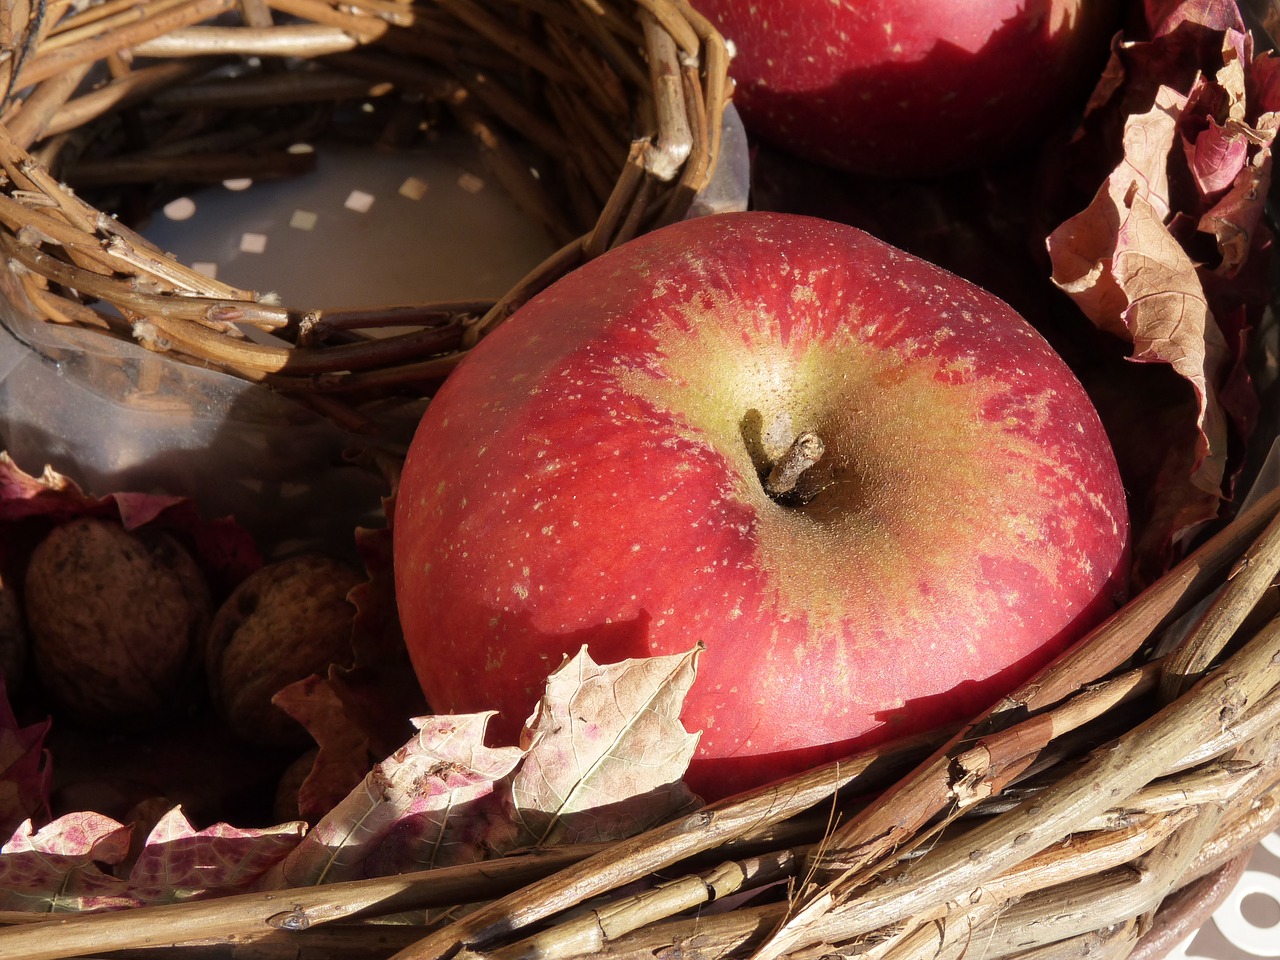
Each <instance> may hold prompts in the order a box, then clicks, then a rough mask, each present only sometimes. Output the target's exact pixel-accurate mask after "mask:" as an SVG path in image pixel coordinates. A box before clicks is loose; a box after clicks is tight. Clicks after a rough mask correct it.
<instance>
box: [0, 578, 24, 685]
mask: <svg viewBox="0 0 1280 960" xmlns="http://www.w3.org/2000/svg"><path fill="white" fill-rule="evenodd" d="M26 663H27V628H26V626H25V625H24V624H23V622H22V605H21V602H20V601H19V599H18V591H17V590H15V589H14V587H13V584H11V583H10V582H9V581H8V580H6V579H5V578H4V577H3V576H0V681H2V682H3V683H4V686H5V689H6V690H8V691H9V692H10V693H13V691H15V690H17V689H18V685H19V684H20V683H21V682H22V671H23V669H24V668H25V667H26Z"/></svg>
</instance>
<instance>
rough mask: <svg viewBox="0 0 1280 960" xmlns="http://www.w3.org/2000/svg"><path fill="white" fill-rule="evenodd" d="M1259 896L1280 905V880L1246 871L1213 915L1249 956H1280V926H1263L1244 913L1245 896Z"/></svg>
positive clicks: (1228, 937)
mask: <svg viewBox="0 0 1280 960" xmlns="http://www.w3.org/2000/svg"><path fill="white" fill-rule="evenodd" d="M1251 895H1260V896H1265V897H1270V898H1271V899H1272V900H1275V901H1276V902H1277V903H1280V877H1275V876H1272V875H1271V874H1269V873H1263V872H1261V871H1260V870H1246V871H1245V873H1244V876H1242V877H1241V878H1240V882H1239V883H1237V884H1236V886H1235V889H1234V890H1232V891H1231V894H1230V896H1228V897H1227V899H1226V900H1225V901H1224V902H1223V904H1222V906H1220V907H1219V908H1218V909H1217V910H1216V911H1215V912H1214V914H1213V922H1214V925H1215V926H1217V928H1218V929H1219V930H1220V931H1221V932H1222V935H1223V936H1224V937H1226V938H1227V939H1228V940H1230V941H1231V942H1232V943H1233V944H1234V945H1235V946H1237V947H1239V948H1240V949H1241V950H1243V951H1245V952H1246V953H1252V954H1254V955H1255V956H1259V957H1280V924H1274V925H1272V926H1270V927H1260V926H1258V925H1257V924H1255V923H1252V922H1251V921H1250V920H1248V919H1246V917H1245V915H1244V913H1243V912H1242V911H1241V909H1240V907H1241V904H1242V903H1243V902H1244V899H1245V897H1248V896H1251Z"/></svg>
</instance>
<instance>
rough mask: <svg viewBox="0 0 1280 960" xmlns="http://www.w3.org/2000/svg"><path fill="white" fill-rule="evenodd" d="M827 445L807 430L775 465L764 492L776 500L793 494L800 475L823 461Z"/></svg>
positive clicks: (793, 442) (792, 443)
mask: <svg viewBox="0 0 1280 960" xmlns="http://www.w3.org/2000/svg"><path fill="white" fill-rule="evenodd" d="M826 452H827V445H826V444H825V443H823V442H822V438H821V437H820V436H818V435H817V434H816V433H814V432H813V431H812V430H806V431H805V432H804V433H802V434H800V435H799V436H798V437H796V438H795V439H794V440H792V441H791V446H790V447H788V448H787V452H786V453H784V454H783V455H782V457H781V459H779V460H778V462H777V463H775V464H774V465H773V469H772V470H770V471H769V476H767V477H766V478H765V481H764V492H765V493H767V494H769V496H771V497H774V498H775V499H776V498H778V497H781V496H785V495H786V494H789V493H791V491H793V490H794V489H795V488H796V483H797V481H799V479H800V475H801V474H802V473H804V472H805V471H806V470H808V469H809V468H810V467H812V466H813V465H814V464H815V463H817V462H818V461H819V460H821V459H822V455H823V454H824V453H826Z"/></svg>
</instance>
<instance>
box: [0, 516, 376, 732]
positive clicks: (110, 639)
mask: <svg viewBox="0 0 1280 960" xmlns="http://www.w3.org/2000/svg"><path fill="white" fill-rule="evenodd" d="M363 581H364V574H363V572H362V571H360V570H357V569H356V568H354V567H352V566H351V565H349V564H347V563H345V562H343V561H340V560H337V559H334V558H332V557H329V556H324V555H320V554H299V555H296V556H293V557H289V558H287V559H283V560H279V561H276V562H274V563H270V564H267V565H266V566H264V567H262V568H260V569H259V570H258V571H257V572H255V573H253V574H252V575H250V576H249V577H248V578H246V579H245V580H244V581H243V582H242V583H241V584H240V585H239V586H238V587H236V588H235V589H234V590H233V591H232V592H231V594H230V595H229V596H228V597H227V598H226V600H225V601H224V602H223V603H222V604H221V605H220V606H216V605H215V601H214V599H213V597H212V594H211V590H210V587H209V584H208V582H207V580H206V578H205V576H204V573H203V572H202V570H201V568H200V566H199V564H198V563H197V562H196V560H195V559H194V558H193V557H192V555H191V554H190V553H189V552H187V550H186V549H184V548H183V546H182V545H181V544H180V543H179V542H178V541H177V540H176V539H174V538H173V537H172V536H170V535H169V534H167V533H165V532H163V531H161V530H158V529H150V528H146V527H144V528H141V529H138V530H126V529H125V528H124V527H123V526H122V525H121V524H120V523H118V522H115V521H112V520H107V519H99V518H93V517H82V518H80V519H76V520H71V521H68V522H66V523H62V524H60V525H58V526H55V527H53V528H52V529H51V530H50V531H49V532H48V534H47V535H46V536H45V537H44V538H43V540H41V541H40V542H39V543H38V544H37V545H36V547H35V549H34V550H33V551H32V553H31V555H30V558H29V560H28V562H27V566H26V571H25V576H24V577H22V578H21V584H20V587H19V588H17V589H15V587H14V585H13V584H12V583H11V582H8V581H5V580H2V579H0V676H3V677H4V678H5V679H6V682H7V683H8V685H9V686H10V687H13V686H16V680H17V679H18V678H19V676H20V674H21V673H22V672H23V661H24V659H27V658H28V656H29V659H30V660H31V661H32V664H31V665H32V666H34V673H35V676H36V678H37V679H38V680H39V682H40V684H41V686H42V688H43V690H44V692H45V693H46V694H47V696H48V697H49V699H50V702H51V704H52V705H53V706H55V707H56V708H57V709H58V710H60V711H62V712H63V713H65V714H67V715H70V716H74V717H77V718H79V719H81V720H84V721H88V722H95V723H104V722H106V723H126V724H129V723H136V722H141V721H154V720H156V719H158V718H161V717H166V716H174V715H176V714H178V713H181V712H183V711H189V710H195V709H198V706H199V704H201V703H206V702H208V701H212V706H213V709H214V711H215V712H216V713H217V714H218V716H219V717H220V718H221V719H222V721H223V722H224V723H225V725H226V726H227V728H228V729H229V730H230V731H231V732H232V733H234V734H235V735H237V736H238V737H240V738H241V739H244V740H248V741H251V742H253V743H257V744H262V745H268V746H305V745H306V744H307V743H309V739H308V737H307V734H306V731H305V730H304V729H303V728H302V726H301V725H300V724H298V723H297V722H296V721H295V720H293V719H292V718H291V717H290V716H289V715H288V714H287V713H285V712H284V711H283V710H281V709H280V708H279V707H277V706H276V705H275V704H274V703H272V697H273V696H274V695H275V694H276V693H277V692H279V691H280V690H282V689H283V688H285V687H287V686H288V685H290V684H291V683H294V682H295V681H298V680H302V679H305V678H306V677H308V676H310V675H312V674H313V673H315V674H320V675H322V676H323V675H325V674H326V673H327V672H328V669H329V667H330V665H331V664H338V665H342V666H349V665H351V663H352V662H353V660H354V652H353V649H352V643H351V633H352V626H353V623H354V619H355V614H356V608H355V607H354V605H353V604H352V603H350V602H349V601H348V600H347V595H348V594H349V593H350V592H351V590H352V589H353V588H354V587H356V586H357V585H358V584H360V583H362V582H363ZM206 698H207V699H206Z"/></svg>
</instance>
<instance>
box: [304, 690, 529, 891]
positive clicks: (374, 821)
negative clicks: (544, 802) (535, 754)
mask: <svg viewBox="0 0 1280 960" xmlns="http://www.w3.org/2000/svg"><path fill="white" fill-rule="evenodd" d="M492 716H493V714H492V713H474V714H462V715H457V716H445V717H423V718H419V719H417V720H415V721H414V726H416V727H417V729H418V734H417V736H416V737H414V738H413V739H412V740H410V741H409V742H408V743H407V744H405V745H404V746H403V747H401V748H400V749H399V750H397V751H396V752H395V753H394V754H392V755H391V756H390V757H388V758H387V759H386V760H384V761H383V762H382V763H380V764H378V765H377V766H376V767H374V769H373V770H372V771H370V772H369V774H368V775H367V776H366V777H365V778H364V781H363V782H362V783H361V784H360V785H359V786H358V787H357V788H356V789H355V790H354V791H352V793H351V794H350V795H349V796H348V797H347V798H346V799H344V800H343V801H342V802H341V803H339V804H338V805H337V806H336V807H335V808H334V809H333V810H332V811H331V812H330V813H329V814H328V816H326V817H325V818H324V819H322V820H321V821H320V822H319V823H318V824H316V826H315V827H314V828H312V830H311V832H310V833H308V834H307V836H306V838H305V839H304V840H303V842H302V843H301V844H300V845H299V847H298V849H297V850H295V851H294V852H293V853H292V854H291V855H290V856H289V858H288V860H287V861H286V862H285V864H284V867H283V880H284V882H285V883H287V884H289V885H291V886H304V885H309V884H316V883H326V882H333V881H337V880H351V879H358V878H361V877H371V876H384V875H387V874H391V873H396V872H400V871H405V870H413V869H426V868H428V867H432V866H445V865H447V864H453V863H467V862H472V861H475V860H481V859H484V857H485V856H487V855H488V854H489V853H490V851H491V849H492V844H491V835H492V834H493V831H494V830H495V829H497V830H500V829H501V824H500V822H493V821H492V818H491V812H490V809H491V807H493V806H494V805H493V803H492V800H491V798H492V796H493V792H494V785H495V783H497V782H498V781H500V780H502V779H503V778H504V777H506V776H507V775H508V774H509V773H510V772H511V771H512V769H514V768H515V766H516V764H518V763H519V762H520V760H521V758H522V757H523V756H524V751H523V750H521V749H519V748H517V747H504V748H498V749H493V748H490V747H486V746H485V745H484V731H485V727H486V726H487V724H488V722H489V718H490V717H492Z"/></svg>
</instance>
